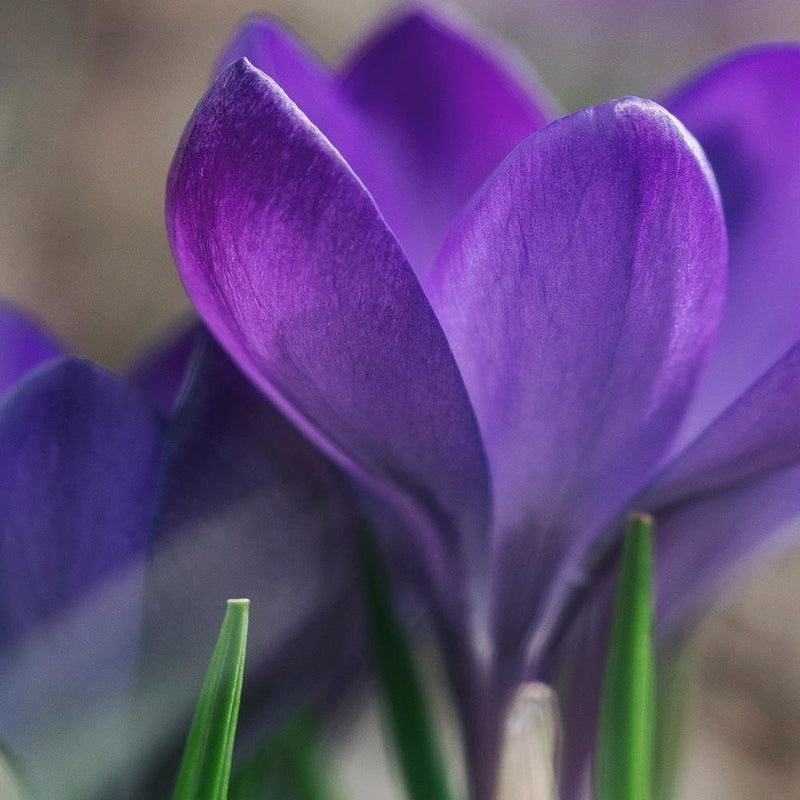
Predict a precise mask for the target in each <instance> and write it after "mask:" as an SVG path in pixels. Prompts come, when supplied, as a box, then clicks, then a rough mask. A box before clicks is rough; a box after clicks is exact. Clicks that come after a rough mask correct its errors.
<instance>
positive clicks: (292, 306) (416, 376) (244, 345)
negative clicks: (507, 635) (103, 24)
mask: <svg viewBox="0 0 800 800" xmlns="http://www.w3.org/2000/svg"><path fill="white" fill-rule="evenodd" d="M167 224H168V229H169V232H170V238H171V242H172V247H173V251H174V253H175V256H176V259H177V262H178V267H179V269H180V272H181V275H182V278H183V281H184V284H185V285H186V288H187V291H188V293H189V295H190V297H191V298H192V300H193V302H194V304H195V306H196V307H197V309H198V311H199V312H200V315H201V317H202V318H203V319H204V321H205V323H206V324H207V325H208V327H209V329H210V330H211V331H212V333H213V334H214V336H215V337H216V338H217V340H218V341H219V342H220V343H221V344H222V346H223V347H224V348H225V350H226V351H227V352H228V353H229V354H230V355H231V356H232V357H233V359H234V361H235V362H236V363H237V364H238V365H239V366H240V367H241V369H242V370H243V371H244V372H245V373H246V374H247V375H248V376H249V377H250V379H251V380H252V381H253V382H254V383H255V384H256V385H257V386H258V387H259V388H260V389H261V390H262V391H263V392H264V393H265V394H266V395H267V396H268V397H269V398H270V399H272V400H273V401H274V402H275V403H276V405H277V406H278V407H279V408H280V409H281V410H282V411H283V412H284V413H285V414H287V416H289V418H290V419H291V420H292V421H293V422H294V423H295V424H296V425H297V426H298V427H299V428H300V429H301V430H302V431H303V432H304V433H305V434H306V435H307V436H308V437H309V438H311V440H312V441H313V442H314V443H315V444H317V445H318V446H320V447H321V448H322V449H323V451H324V452H326V453H328V454H329V455H331V456H332V457H333V458H334V459H335V460H337V461H338V462H339V463H340V464H341V465H343V466H344V467H345V468H347V469H348V470H350V471H351V472H352V474H354V475H355V476H356V477H358V478H359V479H360V480H362V481H364V482H365V483H366V485H367V486H368V487H369V488H371V489H372V490H374V491H376V492H377V493H378V494H379V495H380V496H381V497H382V498H384V499H386V500H388V501H389V502H390V503H391V504H392V505H393V506H394V507H395V508H396V509H399V511H400V512H401V513H402V514H404V515H405V517H404V518H405V519H407V520H412V524H411V525H410V535H412V536H414V537H415V545H416V547H415V548H414V549H415V550H416V552H417V553H419V554H420V557H421V558H422V559H423V560H424V563H425V565H426V567H427V568H428V569H429V570H430V572H432V573H434V574H435V575H436V576H437V579H438V580H439V582H440V583H439V585H442V584H443V583H444V582H447V580H449V579H450V576H452V575H453V572H452V570H453V569H457V567H454V561H453V558H454V554H457V553H458V551H460V550H461V548H462V546H467V547H472V548H473V549H474V550H476V551H478V550H479V549H480V548H479V545H480V542H481V534H483V532H484V531H485V525H486V522H485V520H486V515H487V513H488V505H489V499H488V479H487V477H486V466H485V461H484V458H483V451H482V448H481V443H480V437H479V433H478V430H477V424H476V422H475V419H474V416H473V413H472V409H471V407H470V404H469V399H468V397H467V394H466V391H465V389H464V386H463V383H462V382H461V377H460V375H459V373H458V369H457V367H456V364H455V361H454V360H453V357H452V354H451V352H450V349H449V347H448V345H447V341H446V340H445V337H444V334H443V333H442V331H441V328H440V327H439V324H438V322H437V320H436V317H435V316H434V314H433V312H432V310H431V309H430V306H429V305H428V303H427V300H426V299H425V296H424V294H423V293H422V289H421V288H420V286H419V284H418V282H417V280H416V278H415V277H414V274H413V272H412V271H411V268H410V266H409V265H408V262H407V261H406V260H405V258H404V256H403V254H402V252H401V250H400V248H399V246H398V244H397V242H396V240H395V239H394V238H393V237H392V235H391V233H390V232H389V231H388V229H387V228H386V226H385V224H384V222H383V220H382V218H381V216H380V214H379V212H378V210H377V209H376V207H375V205H374V204H373V202H372V200H371V198H370V197H369V195H368V194H367V193H366V192H365V191H364V188H363V186H362V184H361V183H360V182H359V181H358V180H357V178H356V177H355V176H354V175H353V173H352V172H351V171H350V170H349V169H348V167H347V165H346V164H345V163H344V161H343V160H342V159H341V157H340V156H339V154H338V153H337V152H336V151H335V150H334V149H333V148H332V147H331V146H330V144H329V143H328V141H327V140H326V139H325V138H324V137H323V136H321V134H320V133H319V131H317V130H316V129H315V128H314V127H313V126H311V125H310V124H309V122H308V120H307V119H306V118H305V117H304V116H303V115H302V114H301V113H300V112H299V111H298V109H297V108H296V106H294V105H293V104H292V103H291V101H290V100H289V99H288V98H287V97H286V95H285V94H284V93H283V92H282V91H281V90H280V88H279V87H278V86H277V85H276V84H275V83H274V82H273V81H272V80H271V79H269V78H268V77H266V76H265V75H263V74H262V73H261V72H259V71H258V70H256V69H254V68H253V67H252V66H250V64H249V63H248V62H247V61H246V60H242V61H239V62H236V63H235V64H233V65H231V66H230V67H228V69H227V70H226V71H225V72H224V73H223V74H222V75H221V76H220V78H219V79H218V80H217V81H216V82H215V84H214V86H213V87H212V88H211V90H210V91H209V93H208V94H207V95H206V97H205V98H204V100H203V101H202V102H201V103H200V105H199V106H198V108H197V110H196V112H195V115H194V117H193V119H192V120H191V122H190V123H189V125H188V127H187V130H186V132H185V133H184V137H183V140H182V142H181V145H180V147H179V150H178V153H177V155H176V157H175V160H174V162H173V166H172V170H171V173H170V178H169V182H168V194H167ZM474 563H475V562H474V561H473V564H474Z"/></svg>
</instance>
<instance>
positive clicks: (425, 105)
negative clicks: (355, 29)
mask: <svg viewBox="0 0 800 800" xmlns="http://www.w3.org/2000/svg"><path fill="white" fill-rule="evenodd" d="M342 83H343V86H344V89H345V91H346V92H347V94H348V95H349V97H350V98H351V99H352V101H353V102H354V103H355V104H356V105H357V106H358V107H359V108H360V109H362V110H363V111H364V112H365V113H366V114H367V115H368V117H369V118H370V120H371V121H372V123H373V124H374V125H375V126H377V129H378V130H379V131H380V133H381V135H382V137H383V141H384V146H385V147H386V148H388V151H389V152H390V153H391V154H392V157H393V159H394V160H395V162H396V163H397V164H398V165H399V167H400V172H401V174H402V175H403V176H404V177H405V179H406V181H407V185H406V186H404V187H403V188H404V189H405V191H406V192H407V193H408V195H407V196H406V197H396V198H382V197H380V196H378V195H376V200H377V202H378V206H379V207H380V208H381V210H382V211H383V212H384V214H385V215H386V218H387V221H388V222H389V224H390V225H391V226H392V228H393V230H394V231H395V232H396V233H397V235H398V238H399V239H400V241H401V243H402V244H403V247H404V248H405V250H406V253H407V254H408V257H409V260H410V261H411V263H412V264H413V265H414V268H415V269H416V270H417V273H418V274H419V275H420V277H421V278H424V276H425V275H426V274H427V271H428V269H429V268H430V265H431V263H432V262H433V259H434V257H435V255H436V253H437V251H438V249H439V246H440V244H441V242H442V240H443V239H444V237H445V234H446V233H447V231H448V229H449V228H450V225H451V223H452V222H453V220H454V219H455V217H456V215H457V214H458V212H459V211H460V210H461V208H462V206H463V205H464V204H465V203H466V202H467V201H468V200H469V198H470V197H471V196H472V194H473V193H474V192H475V191H477V189H478V188H479V187H480V185H481V184H482V183H483V181H484V180H485V179H486V178H487V177H488V176H489V175H490V173H491V172H492V170H493V169H494V168H495V167H497V165H498V164H499V163H500V162H501V161H502V160H503V159H504V158H505V157H506V156H507V155H508V154H509V153H510V152H511V150H512V149H513V148H514V147H515V146H516V145H518V144H519V143H520V142H521V141H522V140H523V139H524V138H525V137H526V136H528V135H529V134H531V133H533V132H534V131H536V130H538V129H539V128H541V127H542V125H544V123H545V122H546V120H547V117H548V116H550V115H551V109H552V107H553V106H552V103H551V102H550V101H549V100H542V101H541V102H537V100H536V99H534V98H537V96H538V97H542V98H543V97H544V95H543V93H542V92H541V89H540V88H539V86H538V81H537V80H536V79H535V78H534V77H533V75H532V74H531V73H530V70H529V69H528V68H526V66H525V65H524V64H523V61H522V59H521V58H519V57H518V56H516V54H513V55H512V54H511V53H510V52H504V51H501V48H500V47H499V45H498V44H497V43H495V42H484V41H479V40H478V38H477V36H473V35H471V34H466V33H462V32H461V31H459V30H458V28H456V27H454V26H452V25H450V24H448V23H447V22H446V21H445V20H444V19H443V18H442V17H440V16H437V15H434V14H433V13H432V12H430V11H428V10H414V11H411V12H406V13H401V14H400V15H398V17H397V18H396V19H395V20H393V21H392V22H391V23H389V24H388V25H386V27H385V28H383V29H381V30H379V31H378V32H377V33H375V34H374V35H373V36H372V37H371V38H370V39H369V40H368V41H367V42H366V43H365V44H364V45H362V46H361V48H359V49H358V50H357V52H356V53H355V54H354V55H353V56H352V57H351V59H350V60H349V62H348V63H347V64H346V65H345V67H344V68H343V70H342ZM367 185H368V186H369V183H367ZM370 188H371V187H370ZM387 201H390V202H387Z"/></svg>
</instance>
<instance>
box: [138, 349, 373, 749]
mask: <svg viewBox="0 0 800 800" xmlns="http://www.w3.org/2000/svg"><path fill="white" fill-rule="evenodd" d="M204 339H205V341H204V343H203V344H202V345H201V351H200V353H199V355H198V358H197V361H196V363H195V367H194V369H193V371H192V377H191V379H190V381H189V384H188V386H187V388H186V391H185V393H184V395H183V397H182V399H181V401H180V403H179V406H178V409H177V411H176V414H175V417H174V419H173V422H172V424H171V427H170V431H169V434H168V442H167V457H166V461H165V467H164V477H163V480H162V489H161V500H160V503H159V509H158V512H157V515H156V525H155V530H154V545H153V547H152V548H151V552H150V559H149V564H148V572H147V588H148V591H147V613H146V622H145V630H146V634H145V651H144V657H143V658H142V659H141V663H142V668H141V670H142V671H141V675H140V681H139V684H140V687H141V690H142V691H141V693H140V695H141V696H140V706H139V709H138V711H137V718H138V719H139V721H140V723H141V727H140V729H139V732H138V733H139V736H138V737H137V739H138V741H142V742H145V743H146V744H147V747H148V748H152V751H153V755H155V756H158V754H159V751H160V750H161V749H163V744H164V742H163V741H162V742H159V737H166V738H167V741H169V739H170V737H172V739H173V740H174V739H176V738H178V737H182V736H183V733H184V732H185V724H186V720H187V718H188V716H189V714H190V711H191V709H192V707H193V705H194V701H195V699H196V691H197V686H198V685H199V683H200V682H201V681H202V677H203V674H204V671H205V669H206V666H207V660H208V655H209V653H210V652H211V650H212V649H213V646H214V638H215V636H216V626H215V624H214V623H215V622H218V621H219V618H220V614H221V611H222V610H223V609H224V607H225V601H226V599H227V598H229V597H240V596H242V597H248V598H250V600H251V612H250V613H251V616H250V635H249V642H248V668H247V677H246V681H245V697H246V698H247V702H245V703H244V704H243V716H242V726H241V727H242V730H241V736H239V737H238V738H239V739H241V738H242V736H244V737H245V739H246V738H248V737H252V735H253V732H254V731H253V724H252V719H251V718H252V717H254V716H257V718H258V724H259V725H261V726H263V728H269V727H270V726H271V727H272V728H273V729H274V726H275V724H276V723H277V722H278V721H279V720H280V718H281V716H282V715H284V714H285V713H286V712H287V710H292V711H295V710H297V708H298V707H300V706H307V705H308V704H309V703H312V702H314V701H319V700H320V699H321V698H323V697H324V696H325V694H326V693H327V692H329V691H330V689H331V681H335V680H337V679H338V680H339V681H340V684H339V688H340V689H342V685H343V684H344V685H345V686H346V682H343V681H342V675H343V673H345V672H346V671H347V669H349V670H350V672H352V671H353V667H354V664H356V663H357V659H358V657H359V656H360V655H361V653H362V652H363V631H362V628H361V615H360V607H359V603H358V601H357V596H356V595H357V593H356V588H357V581H356V579H355V575H354V571H355V564H356V560H355V557H354V552H353V551H354V541H353V534H354V527H355V526H354V524H353V521H352V517H351V515H350V513H349V512H350V508H349V507H348V506H347V505H346V503H345V498H346V496H347V495H346V492H345V490H344V488H343V486H342V475H341V473H340V472H339V471H338V470H337V469H336V468H335V467H334V466H333V465H332V464H331V462H330V461H328V460H327V459H326V458H325V457H324V456H322V455H321V454H320V453H319V451H318V450H316V448H315V447H314V446H313V445H312V444H311V443H310V442H308V441H307V440H306V439H305V438H304V437H303V436H302V435H301V434H300V433H299V432H298V431H297V429H296V428H295V427H294V426H293V425H292V424H291V423H290V422H289V421H288V420H286V418H285V417H284V416H283V415H282V414H281V413H280V412H279V411H277V410H276V409H275V408H274V406H273V405H272V404H271V403H270V402H269V401H268V400H266V399H265V398H264V397H263V395H262V394H261V393H260V392H259V390H258V389H257V388H256V387H254V386H253V385H252V384H251V383H250V382H249V381H248V380H247V379H246V378H245V377H244V376H243V375H242V374H241V373H240V372H239V370H238V369H237V368H236V367H235V366H234V365H233V364H232V363H231V362H230V360H229V359H228V357H227V356H226V355H225V354H224V352H223V351H222V350H221V349H220V348H219V346H218V345H216V343H215V342H213V340H211V339H210V338H209V337H208V336H207V335H204Z"/></svg>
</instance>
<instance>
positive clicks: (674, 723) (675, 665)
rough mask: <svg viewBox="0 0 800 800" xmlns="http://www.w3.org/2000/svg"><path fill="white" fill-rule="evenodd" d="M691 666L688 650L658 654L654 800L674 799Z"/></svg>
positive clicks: (682, 741) (683, 744) (680, 760)
mask: <svg viewBox="0 0 800 800" xmlns="http://www.w3.org/2000/svg"><path fill="white" fill-rule="evenodd" d="M692 666H693V665H692V654H691V651H690V650H689V649H687V648H682V647H675V648H674V649H672V650H671V651H670V652H667V653H666V654H665V653H663V652H661V653H659V664H658V670H657V675H656V728H655V755H654V762H653V796H654V797H655V800H672V798H673V797H675V787H676V784H677V778H678V774H679V772H680V767H681V765H682V763H683V757H684V755H685V753H684V746H685V744H686V735H685V733H686V723H687V711H688V708H687V706H688V700H689V681H690V680H691V673H692Z"/></svg>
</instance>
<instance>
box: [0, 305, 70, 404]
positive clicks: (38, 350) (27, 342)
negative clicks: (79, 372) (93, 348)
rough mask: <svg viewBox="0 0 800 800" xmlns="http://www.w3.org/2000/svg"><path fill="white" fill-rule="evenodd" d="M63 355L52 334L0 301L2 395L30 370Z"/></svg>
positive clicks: (0, 385) (0, 390) (0, 376)
mask: <svg viewBox="0 0 800 800" xmlns="http://www.w3.org/2000/svg"><path fill="white" fill-rule="evenodd" d="M61 353H62V350H61V348H60V347H59V345H58V344H56V342H55V340H54V339H53V338H52V337H51V336H50V334H48V333H46V332H45V331H44V330H42V329H41V328H40V327H38V326H37V325H36V324H35V323H34V322H33V321H32V320H30V319H28V317H26V316H25V315H24V314H22V313H20V312H19V311H18V310H17V309H16V308H14V307H13V306H12V305H11V304H9V303H6V302H5V301H4V300H0V395H2V394H3V393H4V392H5V391H6V390H7V389H10V388H11V387H12V386H13V385H14V384H15V383H16V382H17V381H18V380H19V379H20V378H21V377H22V376H23V375H24V374H25V373H26V372H28V370H30V369H32V368H33V367H35V366H37V365H38V364H41V363H42V362H43V361H47V360H48V359H50V358H54V357H55V356H58V355H61Z"/></svg>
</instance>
